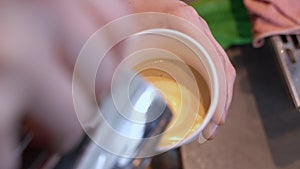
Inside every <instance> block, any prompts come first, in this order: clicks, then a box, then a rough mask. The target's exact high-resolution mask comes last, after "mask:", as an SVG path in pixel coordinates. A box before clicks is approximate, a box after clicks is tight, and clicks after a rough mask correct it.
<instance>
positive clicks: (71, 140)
mask: <svg viewBox="0 0 300 169" xmlns="http://www.w3.org/2000/svg"><path fill="white" fill-rule="evenodd" d="M47 54H51V53H47ZM42 58H43V60H38V61H39V66H36V67H34V68H33V69H32V70H31V71H33V72H38V73H35V75H33V76H32V77H30V78H31V79H30V81H31V82H32V84H31V91H30V93H31V96H30V101H31V102H30V105H29V106H30V107H29V109H30V113H29V114H28V115H27V116H28V119H29V128H30V129H31V130H32V131H33V133H35V136H36V137H35V139H37V140H40V142H42V144H44V146H46V147H48V148H49V149H50V150H51V151H56V152H62V153H65V152H67V151H69V150H71V149H72V148H73V147H74V146H75V145H77V143H78V142H79V141H80V139H81V137H82V134H83V131H82V129H81V126H80V123H79V122H78V120H77V116H76V113H75V111H74V106H73V100H72V85H71V78H70V76H69V75H68V73H67V72H66V71H65V70H64V69H63V68H62V67H61V64H59V63H57V61H56V60H54V59H53V58H51V57H47V56H45V57H42ZM87 113H88V112H87Z"/></svg>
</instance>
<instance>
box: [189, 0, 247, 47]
mask: <svg viewBox="0 0 300 169" xmlns="http://www.w3.org/2000/svg"><path fill="white" fill-rule="evenodd" d="M191 5H192V6H193V7H194V8H195V9H196V11H197V12H198V14H199V15H200V16H201V17H203V18H204V19H205V21H206V22H207V24H208V25H209V27H210V29H211V31H212V34H213V35H214V37H215V38H216V40H217V41H218V42H219V43H220V44H221V46H222V47H223V48H225V49H226V48H228V47H230V46H231V45H240V44H246V43H250V42H251V41H252V34H251V23H250V19H249V15H248V13H247V10H246V8H245V6H244V4H243V0H196V1H194V2H193V3H192V4H191Z"/></svg>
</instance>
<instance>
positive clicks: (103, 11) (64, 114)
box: [0, 0, 235, 169]
mask: <svg viewBox="0 0 300 169" xmlns="http://www.w3.org/2000/svg"><path fill="white" fill-rule="evenodd" d="M160 4H161V6H160V7H159V10H160V11H161V12H166V13H172V14H175V15H179V16H181V17H183V18H189V17H187V16H186V15H185V11H186V10H191V9H190V8H186V7H184V6H182V3H178V1H176V0H163V1H161V2H160ZM151 5H154V4H153V3H151V2H150V4H144V5H143V4H139V3H138V2H137V1H132V0H130V1H128V2H124V1H120V0H109V1H105V2H104V1H92V0H91V1H80V2H79V1H73V0H66V1H59V0H52V1H50V0H49V1H48V0H44V1H38V0H27V2H26V3H20V2H18V1H17V0H15V1H13V0H12V1H5V0H3V1H0V23H1V29H0V37H1V39H0V157H1V158H0V168H1V169H15V168H18V166H19V165H20V164H19V163H18V157H17V155H16V154H15V152H16V147H17V143H18V131H19V129H20V127H21V123H20V121H21V120H22V119H26V121H27V124H28V127H29V128H30V130H32V131H33V133H34V136H35V140H36V142H38V143H39V145H40V146H42V147H44V148H46V149H48V150H49V151H52V152H58V153H66V152H68V151H70V150H71V149H72V148H73V147H75V146H76V145H77V144H78V142H79V141H80V138H82V136H83V130H82V128H81V126H80V124H79V122H78V120H77V117H76V113H75V111H74V107H73V102H72V70H73V67H74V64H75V61H76V58H77V56H78V53H79V52H80V49H81V48H82V46H83V44H84V43H85V41H86V40H87V39H88V38H89V36H91V35H92V34H93V33H94V32H95V31H96V30H98V29H99V28H100V27H101V26H103V25H105V24H106V23H108V22H109V21H112V20H114V19H116V18H118V17H121V16H124V15H127V14H130V13H132V12H138V11H140V12H141V11H147V10H152V9H155V7H154V6H151ZM110 7H112V8H114V10H110ZM145 7H147V8H145ZM149 7H151V8H149ZM116 8H117V9H116ZM156 8H157V7H156ZM193 16H194V17H197V18H199V17H198V16H196V14H193ZM189 20H190V21H191V22H192V23H194V24H195V25H197V26H198V27H199V28H200V29H203V28H201V27H202V26H203V25H204V26H205V25H206V24H203V23H204V21H203V20H198V19H189ZM206 31H208V33H210V32H209V30H206ZM110 36H113V33H112V34H111V35H110ZM214 43H216V42H214ZM215 45H218V44H217V43H216V44H215ZM120 52H121V50H119V49H115V51H114V52H113V54H112V56H109V57H108V58H109V59H108V60H107V61H106V64H104V65H105V67H104V68H103V71H105V72H104V73H103V74H105V75H106V76H104V77H97V79H96V84H97V85H96V87H97V88H96V92H97V93H99V94H101V93H105V92H106V91H107V90H108V88H109V84H110V83H109V82H110V77H111V75H112V73H113V71H114V68H115V67H116V66H117V65H118V61H119V60H120V59H119V58H118V57H117V56H118V53H120ZM219 57H220V58H222V61H223V64H224V69H225V72H226V76H227V80H228V89H227V90H228V96H227V98H228V99H227V106H226V109H225V110H224V112H225V113H223V117H222V118H221V120H218V121H216V120H213V121H212V122H211V124H213V125H214V126H218V125H221V124H223V123H224V122H225V119H226V116H227V112H228V111H227V110H228V107H229V105H230V102H231V97H232V87H233V82H234V79H235V71H234V68H233V67H232V65H231V63H230V62H229V59H228V58H227V56H226V54H225V53H224V51H221V52H220V55H219ZM84 76H85V75H84V72H83V73H82V78H83V79H84ZM82 86H83V88H82V92H83V93H84V91H85V89H84V84H82ZM86 98H87V99H86V100H87V103H88V102H89V98H90V96H87V97H86ZM86 116H87V118H88V116H90V115H89V114H87V115H86ZM205 133H206V134H205V136H206V138H209V139H211V138H213V137H214V136H215V133H216V128H215V127H209V126H208V127H207V128H206V129H205Z"/></svg>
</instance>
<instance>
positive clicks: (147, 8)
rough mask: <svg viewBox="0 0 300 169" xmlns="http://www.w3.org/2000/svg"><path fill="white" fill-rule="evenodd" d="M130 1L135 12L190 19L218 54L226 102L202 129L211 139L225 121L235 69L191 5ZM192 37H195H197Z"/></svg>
mask: <svg viewBox="0 0 300 169" xmlns="http://www.w3.org/2000/svg"><path fill="white" fill-rule="evenodd" d="M130 2H131V4H133V6H134V10H135V12H162V13H168V14H173V15H176V16H178V17H181V18H184V19H186V20H187V21H190V22H191V23H192V24H194V25H195V26H196V27H198V28H199V29H200V30H201V31H202V32H203V33H204V34H205V35H206V37H207V38H208V39H209V40H210V42H211V44H212V46H213V47H214V48H215V50H216V52H217V54H218V55H217V56H216V57H218V58H215V59H216V60H219V61H220V62H221V63H222V67H221V68H220V70H221V71H224V72H225V74H226V89H224V90H225V91H226V104H225V107H221V106H222V105H219V106H218V107H217V112H216V113H215V115H214V117H213V118H212V120H211V121H210V123H209V124H208V125H207V127H206V128H205V129H204V131H203V136H204V137H205V139H208V140H211V139H213V138H214V137H215V136H216V133H217V128H218V126H220V125H223V124H224V123H225V120H226V117H227V114H228V109H229V106H230V104H231V100H232V93H233V84H234V81H235V76H236V72H235V69H234V67H233V66H232V64H231V63H230V60H229V58H228V56H227V55H226V53H225V51H224V50H223V49H222V47H221V46H220V45H219V44H218V43H217V41H216V40H215V39H214V37H213V36H212V34H211V32H210V29H209V27H208V25H207V24H206V22H205V21H204V20H203V19H202V18H201V17H199V15H198V14H197V12H196V11H195V10H194V9H193V8H192V7H191V6H188V5H186V4H185V3H184V2H181V1H179V0H160V1H159V3H157V2H155V1H139V0H130ZM188 2H191V1H188ZM182 27H183V28H182V29H184V27H185V25H183V26H182ZM194 38H195V39H197V37H194ZM220 87H224V86H220ZM202 141H203V140H202Z"/></svg>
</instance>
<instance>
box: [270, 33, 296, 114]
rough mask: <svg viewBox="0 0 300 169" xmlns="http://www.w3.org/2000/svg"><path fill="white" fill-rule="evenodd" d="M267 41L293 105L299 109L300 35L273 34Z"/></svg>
mask: <svg viewBox="0 0 300 169" xmlns="http://www.w3.org/2000/svg"><path fill="white" fill-rule="evenodd" d="M268 41H269V42H270V44H271V46H272V47H273V48H274V50H275V54H276V58H277V61H278V63H279V67H280V70H281V72H282V75H283V77H284V79H285V82H286V85H287V87H288V90H289V93H290V96H291V98H292V100H293V102H294V105H295V107H296V108H297V109H298V110H299V111H300V60H299V59H300V35H275V36H271V37H270V38H269V39H268Z"/></svg>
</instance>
